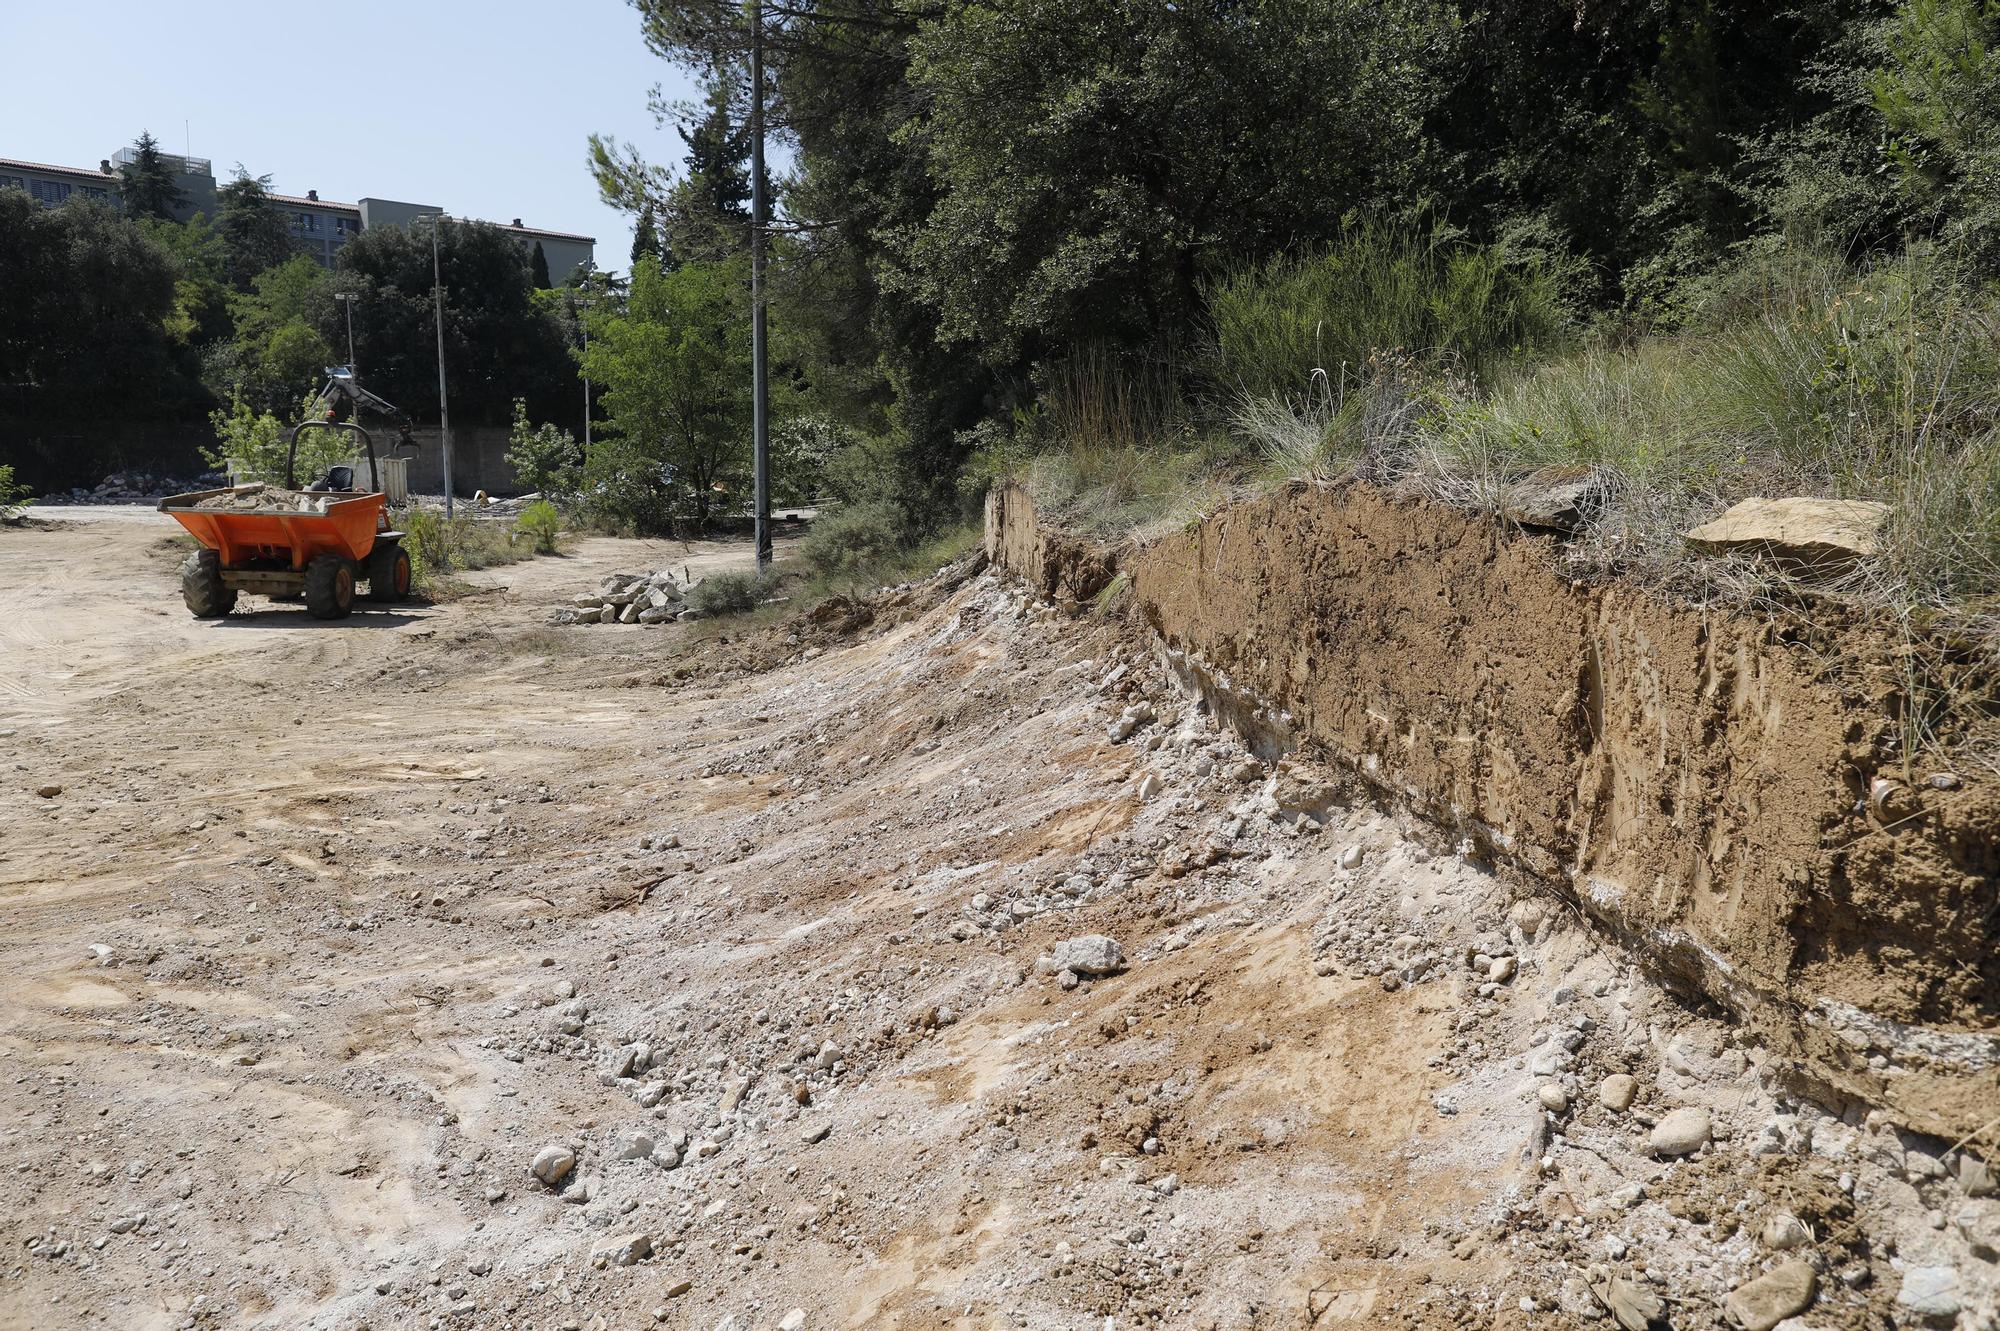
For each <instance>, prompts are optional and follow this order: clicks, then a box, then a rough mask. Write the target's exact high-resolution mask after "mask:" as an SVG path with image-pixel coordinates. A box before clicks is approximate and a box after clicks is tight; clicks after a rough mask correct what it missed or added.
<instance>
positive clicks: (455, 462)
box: [377, 425, 520, 496]
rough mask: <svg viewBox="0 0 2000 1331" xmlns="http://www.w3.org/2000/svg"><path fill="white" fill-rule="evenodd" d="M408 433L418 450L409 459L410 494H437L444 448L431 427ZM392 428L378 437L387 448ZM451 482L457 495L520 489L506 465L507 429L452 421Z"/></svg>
mask: <svg viewBox="0 0 2000 1331" xmlns="http://www.w3.org/2000/svg"><path fill="white" fill-rule="evenodd" d="M411 437H412V438H413V439H415V440H416V441H417V447H418V448H419V449H420V450H421V451H420V452H418V454H417V455H416V456H415V457H413V458H411V459H410V463H409V477H410V490H411V492H412V493H413V494H420V495H437V494H443V493H444V449H443V446H442V443H441V438H440V435H439V433H438V431H437V430H435V429H422V430H414V431H412V432H411ZM395 438H396V434H395V431H393V430H384V431H382V432H381V436H379V437H378V440H377V442H378V445H379V446H381V447H383V448H385V449H386V448H387V447H388V445H389V444H391V443H394V442H395ZM451 440H452V450H451V485H452V489H453V491H454V492H455V493H457V494H459V495H466V496H469V495H471V494H472V493H473V492H474V491H476V490H484V491H486V492H487V493H488V494H495V495H510V494H518V493H519V492H520V483H519V482H518V481H516V480H515V478H514V469H513V468H512V467H510V466H508V465H507V457H506V454H507V429H506V427H505V426H470V427H468V426H462V425H455V426H453V427H452V431H451Z"/></svg>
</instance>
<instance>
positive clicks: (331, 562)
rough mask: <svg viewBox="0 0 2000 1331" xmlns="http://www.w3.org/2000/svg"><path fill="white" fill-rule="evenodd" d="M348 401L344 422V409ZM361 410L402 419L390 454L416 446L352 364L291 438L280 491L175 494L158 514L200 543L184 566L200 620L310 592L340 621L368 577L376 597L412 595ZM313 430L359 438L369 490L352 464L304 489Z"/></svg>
mask: <svg viewBox="0 0 2000 1331" xmlns="http://www.w3.org/2000/svg"><path fill="white" fill-rule="evenodd" d="M342 403H345V404H346V405H347V407H348V412H347V418H346V419H344V420H342V419H340V418H339V416H340V406H341V404H342ZM363 407H366V408H368V409H369V410H371V411H374V412H377V413H379V414H381V415H384V416H387V417H389V418H390V419H391V420H392V421H393V422H395V425H396V428H397V431H398V437H397V441H396V443H395V444H394V445H393V446H392V447H391V450H390V451H391V454H392V455H393V454H394V453H397V452H400V451H402V450H404V449H408V450H411V451H415V449H416V442H415V441H414V440H413V439H411V437H410V430H411V421H410V418H409V417H408V416H407V415H405V414H404V413H403V412H402V411H401V410H400V409H398V408H397V407H395V406H394V405H392V404H391V403H388V402H385V401H384V400H382V399H381V398H379V397H377V396H376V395H375V394H373V393H371V392H369V391H368V390H367V389H365V388H363V387H362V386H361V385H360V384H359V383H358V382H357V381H356V380H355V378H354V371H353V369H352V368H351V367H349V366H344V365H342V366H333V367H330V368H329V369H328V370H327V384H326V387H325V388H324V389H322V390H320V393H319V395H318V396H317V397H316V398H315V399H314V400H313V403H312V405H311V407H309V408H308V409H307V413H306V419H305V420H303V421H301V422H299V424H297V425H296V426H294V427H292V429H291V431H290V432H289V433H288V435H287V437H286V450H285V484H284V487H283V488H282V489H278V488H275V487H272V486H270V485H268V484H266V483H264V482H261V481H257V482H252V483H250V484H246V485H231V486H225V487H224V488H222V489H219V490H197V491H194V492H192V493H189V494H179V495H170V496H168V497H167V498H165V499H162V500H161V501H160V506H159V507H160V512H162V513H165V514H167V515H168V516H169V517H171V518H173V519H174V521H176V522H178V523H180V524H181V526H183V527H185V528H187V530H188V531H189V532H190V533H191V534H192V535H193V536H194V538H195V539H196V540H197V541H199V542H201V546H202V548H201V549H199V550H197V551H195V552H194V553H193V554H191V555H189V556H188V557H187V559H186V560H185V561H184V562H183V563H182V564H181V597H182V599H183V600H185V601H186V602H187V608H188V612H189V613H190V614H192V615H194V616H195V618H197V619H220V618H222V617H223V616H224V615H227V614H228V613H229V612H230V611H231V610H233V609H235V608H236V598H237V596H238V595H239V594H240V593H242V592H255V593H259V594H261V595H265V596H269V597H272V598H274V599H293V598H303V599H304V601H305V605H306V610H307V612H308V613H310V614H311V615H313V616H314V617H315V618H317V619H339V618H341V617H342V616H344V615H346V614H348V613H349V612H350V611H352V610H353V609H354V599H355V595H356V585H357V583H359V582H360V581H362V580H366V582H367V583H368V599H369V600H371V601H383V602H392V601H400V600H402V599H404V598H405V597H407V596H408V595H409V593H410V554H409V551H407V550H405V549H404V548H403V533H402V532H400V531H395V530H392V529H391V528H390V526H389V518H388V496H387V495H385V494H384V493H383V492H382V482H381V474H380V468H379V466H378V465H377V462H376V456H375V439H374V436H373V435H371V434H370V433H369V432H368V431H367V430H366V429H364V428H363V427H362V426H361V424H360V422H359V421H358V420H357V419H356V417H358V416H359V414H360V411H361V409H362V408H363ZM311 430H331V431H334V432H336V433H342V434H351V435H353V436H354V437H355V439H356V440H357V442H358V444H359V448H358V450H357V451H356V452H355V453H354V454H353V456H355V457H356V458H360V457H364V456H365V457H366V458H367V460H368V482H369V488H368V489H366V490H357V489H356V488H355V485H354V480H355V477H354V471H355V468H354V466H353V465H352V464H341V465H337V466H331V467H328V468H327V470H326V473H325V475H323V476H321V477H320V478H319V479H317V480H316V481H314V482H313V484H311V485H309V486H307V487H306V488H305V489H304V490H299V489H298V488H297V485H298V477H297V469H298V457H299V436H300V435H302V434H305V433H306V432H308V431H311Z"/></svg>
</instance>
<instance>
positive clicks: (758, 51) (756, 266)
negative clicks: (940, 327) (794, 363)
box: [750, 0, 771, 578]
mask: <svg viewBox="0 0 2000 1331" xmlns="http://www.w3.org/2000/svg"><path fill="white" fill-rule="evenodd" d="M766 204H767V201H766V200H765V198H764V0H750V380H751V382H750V437H751V448H752V453H753V460H754V464H755V468H756V477H757V525H756V534H757V576H758V577H760V578H761V577H763V576H764V574H765V573H766V572H767V571H769V569H770V567H771V420H770V416H771V412H770V405H771V402H770V365H769V363H768V361H767V360H766V356H765V352H766V347H765V339H764V230H765V223H766V221H767V220H768V219H767V218H766V217H765V208H766Z"/></svg>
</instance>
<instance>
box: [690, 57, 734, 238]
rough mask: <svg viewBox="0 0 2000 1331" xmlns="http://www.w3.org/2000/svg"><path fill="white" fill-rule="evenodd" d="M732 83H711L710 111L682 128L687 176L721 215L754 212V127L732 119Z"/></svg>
mask: <svg viewBox="0 0 2000 1331" xmlns="http://www.w3.org/2000/svg"><path fill="white" fill-rule="evenodd" d="M729 102H730V95H729V85H728V84H726V83H724V82H722V81H721V80H720V79H718V80H716V81H714V82H712V83H710V84H709V85H708V114H707V115H705V116H703V117H702V118H701V120H699V121H698V122H696V123H695V125H694V126H693V127H692V128H690V127H689V126H686V125H682V126H681V127H680V135H681V142H683V143H685V144H687V156H686V157H685V158H684V159H682V160H684V161H685V162H686V163H687V170H688V174H687V178H688V181H689V183H690V184H692V185H694V186H695V187H696V188H697V189H699V191H700V192H701V194H702V196H703V197H704V200H705V202H706V203H707V205H708V209H709V211H710V212H712V213H714V214H715V215H716V216H718V217H748V216H749V215H750V209H749V204H750V127H749V126H748V125H747V124H744V123H740V122H735V121H733V120H732V118H731V114H730V112H731V109H732V108H731V107H730V104H729Z"/></svg>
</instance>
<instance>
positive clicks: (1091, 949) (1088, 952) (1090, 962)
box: [1053, 934, 1125, 975]
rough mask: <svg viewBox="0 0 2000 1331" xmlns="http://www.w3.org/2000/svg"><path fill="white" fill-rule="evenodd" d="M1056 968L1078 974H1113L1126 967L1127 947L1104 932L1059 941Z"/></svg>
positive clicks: (1056, 951) (1055, 956) (1055, 957)
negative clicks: (1121, 945) (1120, 944)
mask: <svg viewBox="0 0 2000 1331" xmlns="http://www.w3.org/2000/svg"><path fill="white" fill-rule="evenodd" d="M1053 955H1054V962H1055V968H1056V969H1057V970H1059V971H1073V972H1075V973H1076V974H1077V975H1111V974H1115V973H1116V972H1118V971H1121V970H1123V969H1125V949H1124V948H1122V947H1120V946H1118V943H1117V941H1116V940H1115V939H1111V938H1107V937H1106V936H1105V935H1103V934H1084V935H1083V936H1082V937H1080V938H1066V939H1064V940H1063V941H1062V942H1060V943H1057V944H1056V946H1055V952H1054V954H1053Z"/></svg>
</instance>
